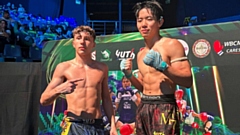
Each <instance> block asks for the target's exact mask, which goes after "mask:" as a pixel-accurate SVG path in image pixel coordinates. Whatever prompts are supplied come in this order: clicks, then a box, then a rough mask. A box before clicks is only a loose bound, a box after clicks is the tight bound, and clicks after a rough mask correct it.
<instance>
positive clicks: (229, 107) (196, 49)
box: [39, 21, 240, 134]
mask: <svg viewBox="0 0 240 135" xmlns="http://www.w3.org/2000/svg"><path fill="white" fill-rule="evenodd" d="M160 33H161V35H162V36H164V37H170V38H176V39H178V40H179V41H180V42H181V43H182V45H183V47H184V48H185V53H186V55H187V57H188V59H189V61H190V63H191V66H192V73H193V81H194V83H193V87H192V88H189V89H186V88H184V87H181V86H178V88H176V89H183V90H184V93H185V94H184V99H185V100H186V101H187V104H188V105H189V106H191V107H192V109H193V110H194V111H196V112H197V113H201V112H207V113H208V114H209V115H211V116H213V117H216V119H215V120H216V121H217V122H216V123H217V124H219V125H218V126H220V127H221V129H223V128H225V129H224V130H216V131H215V132H214V133H215V134H217V133H216V132H219V131H221V133H222V134H225V133H226V132H240V130H239V127H240V123H239V122H238V121H237V118H238V117H239V116H238V111H236V110H240V106H238V105H236V103H237V102H238V97H239V96H238V95H239V94H240V92H238V91H239V90H238V84H239V81H238V79H237V78H238V77H239V75H240V71H239V70H238V69H239V67H240V62H239V59H240V55H239V54H240V37H239V35H240V22H239V21H236V22H228V23H219V24H212V25H202V26H190V27H180V28H172V29H165V30H161V31H160ZM96 42H97V45H96V47H95V49H94V50H93V52H92V58H93V59H94V60H97V61H100V62H104V63H106V64H107V65H108V67H109V70H110V71H109V85H110V86H112V87H113V90H112V91H113V94H115V96H116V94H117V92H118V88H119V87H120V86H121V85H122V80H121V79H122V76H123V74H122V72H121V71H119V64H120V61H121V60H122V59H124V58H132V59H133V69H134V70H135V71H137V64H136V59H137V54H138V52H139V51H140V50H141V49H143V47H144V46H145V45H144V41H143V39H142V37H141V35H140V34H139V33H138V32H136V33H127V34H121V35H109V36H98V37H97V39H96ZM173 49H174V48H173ZM74 55H75V51H74V48H73V47H72V39H69V40H67V39H65V40H59V41H49V42H48V43H47V44H46V45H45V47H44V49H43V60H42V70H43V76H44V77H43V82H45V83H43V85H42V89H43V90H44V89H45V87H46V85H47V83H48V82H49V81H50V80H51V77H52V72H53V71H54V69H55V67H56V65H57V64H58V63H60V62H63V61H67V60H70V59H73V58H74ZM133 89H134V87H133ZM65 109H66V103H65V99H64V98H61V97H60V98H59V99H57V101H56V104H54V105H53V106H49V107H41V112H40V119H41V121H42V123H44V124H42V125H44V126H41V127H39V132H42V133H44V132H45V131H44V130H45V129H46V128H47V129H49V130H48V131H49V132H51V131H53V130H57V131H58V130H59V129H58V128H59V126H57V125H58V124H59V121H60V118H61V117H62V115H63V114H62V113H63V111H64V110H65ZM49 122H50V123H51V124H49ZM217 124H215V125H217ZM225 125H227V126H225ZM200 126H201V125H200ZM54 128H56V129H54ZM214 133H213V134H214ZM191 134H202V133H201V132H200V131H192V132H191Z"/></svg>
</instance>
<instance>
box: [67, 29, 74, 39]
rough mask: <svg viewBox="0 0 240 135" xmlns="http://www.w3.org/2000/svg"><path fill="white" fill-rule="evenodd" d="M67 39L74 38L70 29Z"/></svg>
mask: <svg viewBox="0 0 240 135" xmlns="http://www.w3.org/2000/svg"><path fill="white" fill-rule="evenodd" d="M66 38H73V35H72V31H71V30H70V29H68V30H67V32H66Z"/></svg>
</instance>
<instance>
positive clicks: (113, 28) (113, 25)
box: [87, 20, 137, 35]
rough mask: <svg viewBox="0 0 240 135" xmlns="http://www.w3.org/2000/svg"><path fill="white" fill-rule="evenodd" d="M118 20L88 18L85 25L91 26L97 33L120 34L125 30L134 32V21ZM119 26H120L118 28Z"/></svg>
mask: <svg viewBox="0 0 240 135" xmlns="http://www.w3.org/2000/svg"><path fill="white" fill-rule="evenodd" d="M119 23H120V22H119V21H116V20H88V21H87V25H88V26H91V27H92V28H93V29H94V30H95V31H96V34H97V35H109V34H120V33H125V32H135V31H136V30H137V28H136V22H135V21H121V25H119ZM120 26H121V28H120Z"/></svg>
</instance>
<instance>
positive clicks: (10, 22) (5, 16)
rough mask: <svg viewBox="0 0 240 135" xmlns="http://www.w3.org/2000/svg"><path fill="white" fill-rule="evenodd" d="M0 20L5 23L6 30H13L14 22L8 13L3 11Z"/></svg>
mask: <svg viewBox="0 0 240 135" xmlns="http://www.w3.org/2000/svg"><path fill="white" fill-rule="evenodd" d="M1 19H3V20H5V21H7V28H8V29H12V28H13V27H12V23H14V22H15V20H13V19H12V18H11V17H10V14H9V11H7V10H5V11H4V12H3V17H2V18H1Z"/></svg>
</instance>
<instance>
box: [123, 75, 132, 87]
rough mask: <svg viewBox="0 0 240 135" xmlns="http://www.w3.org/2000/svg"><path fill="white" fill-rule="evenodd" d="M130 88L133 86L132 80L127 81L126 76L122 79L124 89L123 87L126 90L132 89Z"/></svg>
mask: <svg viewBox="0 0 240 135" xmlns="http://www.w3.org/2000/svg"><path fill="white" fill-rule="evenodd" d="M130 86H131V82H130V80H129V79H127V77H126V76H123V77H122V87H123V88H124V89H126V88H127V87H130Z"/></svg>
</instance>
